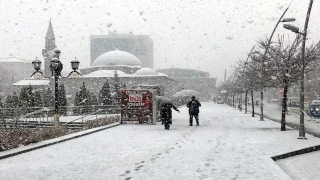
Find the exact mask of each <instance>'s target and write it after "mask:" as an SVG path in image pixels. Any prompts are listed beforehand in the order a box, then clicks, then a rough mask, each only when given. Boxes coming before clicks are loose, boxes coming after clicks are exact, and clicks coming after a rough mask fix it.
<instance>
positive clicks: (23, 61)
mask: <svg viewBox="0 0 320 180" xmlns="http://www.w3.org/2000/svg"><path fill="white" fill-rule="evenodd" d="M1 62H21V63H30V66H31V61H28V60H25V59H20V58H16V57H6V58H0V63H1Z"/></svg>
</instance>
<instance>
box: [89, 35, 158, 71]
mask: <svg viewBox="0 0 320 180" xmlns="http://www.w3.org/2000/svg"><path fill="white" fill-rule="evenodd" d="M115 49H119V50H121V51H125V52H129V53H131V54H133V55H135V56H136V57H138V58H139V59H140V61H141V63H142V67H147V68H151V69H152V68H153V64H154V62H153V41H152V39H151V38H150V37H149V36H147V35H132V34H111V35H91V36H90V58H91V59H90V62H91V63H90V64H91V65H92V63H93V61H94V60H95V59H96V58H97V57H98V56H100V55H101V54H103V53H105V52H108V51H114V50H115Z"/></svg>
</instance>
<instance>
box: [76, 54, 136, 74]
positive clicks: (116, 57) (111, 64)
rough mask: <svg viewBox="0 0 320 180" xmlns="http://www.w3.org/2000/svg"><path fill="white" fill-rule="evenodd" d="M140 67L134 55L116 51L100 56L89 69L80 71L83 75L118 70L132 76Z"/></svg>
mask: <svg viewBox="0 0 320 180" xmlns="http://www.w3.org/2000/svg"><path fill="white" fill-rule="evenodd" d="M141 67H142V63H141V61H140V60H139V59H138V58H137V57H136V56H135V55H133V54H131V53H128V52H125V51H120V50H119V49H116V50H114V51H109V52H106V53H103V54H101V55H100V56H98V57H97V58H96V59H95V60H94V61H93V63H92V66H91V67H90V68H87V69H82V70H80V71H81V73H82V74H84V75H86V74H89V73H91V72H94V71H97V70H120V71H123V72H125V73H128V74H132V73H134V72H136V71H137V70H138V69H140V68H141Z"/></svg>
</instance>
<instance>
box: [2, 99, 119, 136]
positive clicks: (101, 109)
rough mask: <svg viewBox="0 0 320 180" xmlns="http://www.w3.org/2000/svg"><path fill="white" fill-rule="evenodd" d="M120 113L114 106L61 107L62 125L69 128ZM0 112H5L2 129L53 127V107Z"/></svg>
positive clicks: (12, 109)
mask: <svg viewBox="0 0 320 180" xmlns="http://www.w3.org/2000/svg"><path fill="white" fill-rule="evenodd" d="M120 111H121V108H119V107H118V106H114V105H108V106H103V105H97V106H67V107H59V115H60V122H61V124H64V125H65V126H68V127H69V126H74V127H79V128H80V126H81V125H83V123H84V121H85V120H94V119H98V117H99V116H107V115H108V114H110V116H111V114H117V115H118V114H120ZM0 112H5V113H2V114H0V115H1V118H0V128H4V129H6V130H7V129H24V128H37V127H40V128H42V127H52V126H53V121H54V109H53V108H52V107H42V108H11V109H8V108H7V109H5V108H2V109H1V108H0ZM78 116H80V117H78ZM93 116H95V118H92V117H93ZM72 118H75V119H72ZM70 119H72V120H70ZM80 120H81V121H80ZM77 121H78V122H77Z"/></svg>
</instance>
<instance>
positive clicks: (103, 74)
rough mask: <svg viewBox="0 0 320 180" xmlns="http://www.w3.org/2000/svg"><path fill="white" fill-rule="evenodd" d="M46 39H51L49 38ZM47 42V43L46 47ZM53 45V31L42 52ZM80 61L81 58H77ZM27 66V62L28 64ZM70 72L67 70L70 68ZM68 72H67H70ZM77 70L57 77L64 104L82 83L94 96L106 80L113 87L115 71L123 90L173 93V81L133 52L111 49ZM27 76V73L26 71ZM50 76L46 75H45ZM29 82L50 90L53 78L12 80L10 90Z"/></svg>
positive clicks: (38, 87)
mask: <svg viewBox="0 0 320 180" xmlns="http://www.w3.org/2000/svg"><path fill="white" fill-rule="evenodd" d="M49 29H50V32H51V31H52V26H51V23H50V25H49ZM49 40H52V42H51V41H49ZM47 44H51V45H50V46H48V47H49V48H48V47H47ZM53 47H54V48H55V47H56V45H55V39H54V34H53V33H51V36H50V38H47V37H46V49H45V50H43V52H47V51H48V52H49V51H53V50H52V49H53ZM47 54H48V53H44V67H45V69H44V70H42V71H43V72H45V73H48V72H50V71H51V70H50V68H49V69H48V67H50V66H49V65H48V63H50V62H49V61H48V60H47V59H49V58H50V57H47ZM80 62H83V60H80ZM30 68H31V64H30ZM67 71H69V70H67V68H64V69H63V71H62V73H61V74H62V76H67V74H68V72H67ZM70 71H71V70H70ZM70 71H69V72H70ZM79 71H80V73H81V74H82V76H80V77H78V78H60V79H59V82H58V83H59V84H64V87H65V91H66V95H67V98H68V99H67V101H68V105H72V104H73V102H74V98H75V95H76V93H77V91H79V88H80V87H81V86H82V84H83V83H85V85H86V88H87V89H88V90H89V91H90V92H91V93H93V94H95V95H96V96H97V97H99V92H100V90H101V89H102V86H103V84H104V83H106V82H107V81H108V82H109V83H110V87H113V85H112V84H113V83H114V76H115V73H117V74H118V77H119V81H120V84H121V86H123V87H124V86H125V87H126V89H131V88H134V87H139V86H161V87H162V89H164V92H162V93H164V94H166V92H167V93H172V92H176V91H177V90H175V88H176V84H177V81H175V80H173V79H171V78H169V77H168V76H167V75H165V74H163V73H158V72H157V71H155V70H153V69H150V68H142V63H141V61H140V60H139V58H137V57H136V56H135V55H133V54H131V53H129V52H125V51H121V50H119V49H115V50H113V51H108V52H105V53H103V54H101V55H100V56H98V57H97V58H96V59H95V60H94V61H93V63H92V66H91V67H89V68H84V69H82V68H81V64H80V70H79ZM30 75H31V74H30ZM49 76H50V75H49ZM28 85H31V86H33V87H34V88H35V89H46V88H48V87H50V89H54V78H50V79H48V78H40V79H36V78H35V77H30V78H28V79H24V80H20V81H18V82H16V83H14V84H13V85H12V86H13V89H14V90H13V91H16V92H18V93H19V91H20V89H21V87H23V86H28Z"/></svg>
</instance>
